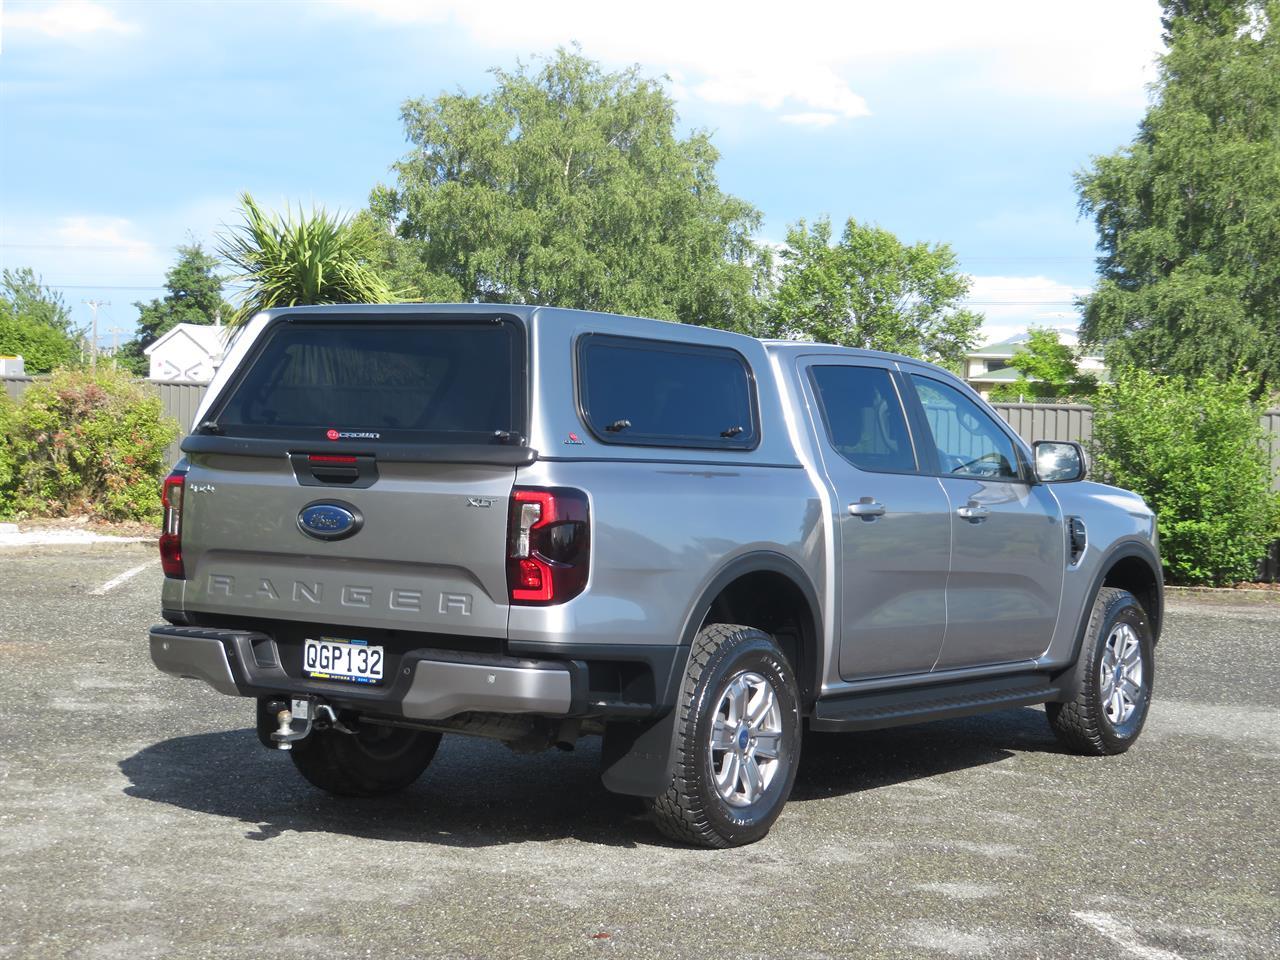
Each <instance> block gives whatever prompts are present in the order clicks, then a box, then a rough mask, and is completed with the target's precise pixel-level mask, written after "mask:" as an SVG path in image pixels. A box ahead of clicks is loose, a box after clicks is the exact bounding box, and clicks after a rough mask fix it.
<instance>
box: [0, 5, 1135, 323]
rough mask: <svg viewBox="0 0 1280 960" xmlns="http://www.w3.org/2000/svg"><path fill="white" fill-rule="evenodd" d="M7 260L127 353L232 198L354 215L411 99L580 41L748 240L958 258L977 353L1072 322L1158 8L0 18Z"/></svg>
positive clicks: (59, 11) (152, 11) (68, 9)
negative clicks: (861, 243) (1108, 174)
mask: <svg viewBox="0 0 1280 960" xmlns="http://www.w3.org/2000/svg"><path fill="white" fill-rule="evenodd" d="M0 4H2V5H0V265H2V266H4V267H9V268H16V267H24V266H29V267H32V268H34V269H35V270H36V271H37V273H39V274H40V275H41V277H42V278H43V280H44V282H45V283H46V284H47V285H49V286H50V287H52V288H54V289H57V290H59V291H61V292H62V294H63V296H64V298H65V299H66V301H67V303H68V305H69V306H71V307H72V312H73V317H74V319H75V321H76V322H77V323H78V324H80V325H82V326H85V327H87V326H88V325H89V321H90V308H89V307H88V306H87V305H86V304H85V303H84V302H83V301H86V300H98V301H109V305H106V306H102V307H101V308H100V311H99V339H100V341H101V342H102V343H104V344H107V345H109V344H110V343H111V340H112V336H113V333H112V331H113V330H114V331H117V332H116V333H115V334H114V335H116V336H119V337H121V338H125V337H128V336H129V335H130V334H131V333H132V331H133V329H134V325H135V323H136V320H137V315H138V311H137V309H136V307H135V306H134V305H133V304H134V302H135V301H139V300H150V299H151V298H153V297H157V296H162V295H163V293H164V290H163V285H164V275H165V271H166V270H167V269H168V267H169V266H171V265H172V263H173V261H174V258H175V248H176V247H177V246H178V245H179V244H182V243H185V242H189V241H190V240H192V239H194V240H198V241H200V242H202V243H203V244H204V245H205V246H206V248H212V246H213V245H214V242H215V238H216V236H217V234H218V233H219V232H220V231H223V230H225V229H226V224H228V223H234V222H235V219H236V203H237V197H238V196H239V194H240V193H241V192H242V191H246V190H247V191H249V192H251V193H253V195H254V196H255V197H256V198H257V199H258V200H259V201H260V202H262V203H264V204H266V205H268V206H273V207H276V208H280V207H282V206H284V205H288V204H292V205H295V206H296V205H298V204H302V205H304V206H310V205H313V204H315V205H321V206H324V207H325V208H327V209H329V210H340V211H354V210H358V209H360V208H362V207H363V206H365V204H366V203H367V201H368V196H369V191H370V189H371V188H373V187H374V186H375V185H376V184H378V183H380V182H381V183H390V182H392V176H391V173H390V170H389V168H390V166H391V164H392V163H393V162H395V161H396V160H397V159H399V158H400V157H401V156H402V155H403V154H404V153H406V152H407V150H408V145H407V143H406V141H405V139H404V133H403V128H402V126H401V122H400V118H399V111H400V105H401V103H402V102H403V101H404V100H406V99H408V98H410V97H434V96H436V95H438V94H439V93H441V92H445V91H449V92H454V91H458V90H461V91H465V92H466V93H471V94H474V93H480V92H483V91H485V90H487V89H490V88H491V87H492V84H493V78H492V76H491V75H490V73H489V72H488V71H489V70H490V69H491V68H493V67H502V68H508V69H509V68H511V67H513V66H514V65H515V63H516V61H517V59H520V60H524V61H528V60H530V59H531V58H533V57H536V56H539V55H545V54H547V53H549V52H551V51H554V50H555V48H556V47H557V46H566V45H569V44H571V43H578V44H580V45H581V50H582V52H583V53H584V54H585V55H586V56H588V57H591V58H593V59H596V60H599V61H601V62H602V63H603V64H605V65H606V66H607V67H609V68H621V67H626V66H630V65H632V64H639V66H640V68H641V70H642V71H643V72H644V73H646V74H647V75H650V76H655V77H660V76H665V77H666V78H668V79H667V80H666V83H667V84H668V89H669V90H670V92H671V95H672V96H673V97H674V98H675V100H676V103H677V108H678V110H679V115H680V125H681V128H682V132H687V131H688V130H692V129H705V130H708V131H710V132H711V135H712V141H713V143H714V144H715V145H716V147H717V148H718V149H719V150H720V153H721V160H720V164H719V166H718V168H717V170H718V175H719V178H720V183H721V186H722V187H723V188H724V189H725V190H727V191H729V192H730V193H733V194H735V195H737V196H739V197H742V198H744V199H746V200H748V201H750V202H751V203H753V204H754V205H755V206H756V207H758V208H759V209H760V210H761V211H762V213H763V215H764V222H763V226H762V228H761V232H760V236H759V239H760V240H762V241H766V242H770V243H778V242H781V241H782V240H783V239H784V238H785V236H786V231H787V227H788V225H790V224H792V223H794V222H795V221H797V220H799V219H801V218H804V219H807V220H810V221H812V220H813V219H815V218H816V217H819V216H823V215H826V216H830V217H831V218H832V220H833V221H834V222H835V223H836V224H837V225H842V224H843V223H844V221H845V220H846V219H848V218H850V217H854V218H856V219H858V220H859V221H863V222H872V223H876V224H879V225H880V226H882V227H884V228H886V229H889V230H892V231H893V232H894V233H896V234H897V235H898V236H899V237H901V238H902V239H903V240H905V241H909V242H917V241H928V242H930V243H936V242H946V243H948V244H950V245H951V246H952V248H953V249H954V250H955V251H956V253H957V255H958V256H959V259H960V263H961V266H962V268H963V269H964V271H965V272H966V273H969V274H970V275H972V277H973V284H972V288H971V291H970V298H969V304H968V305H969V306H971V307H972V308H973V309H975V310H978V311H980V312H982V313H983V314H984V315H985V316H986V323H985V328H984V339H987V340H996V339H1001V338H1003V337H1004V336H1007V335H1009V334H1011V333H1015V332H1018V331H1021V330H1024V329H1026V327H1027V326H1029V325H1048V326H1058V327H1073V326H1075V324H1076V323H1077V320H1078V317H1077V314H1076V311H1075V309H1074V307H1073V306H1072V301H1073V299H1074V298H1075V297H1076V296H1077V295H1079V294H1081V293H1083V292H1085V291H1087V290H1088V289H1089V288H1090V286H1091V285H1092V284H1093V282H1094V269H1095V267H1094V257H1095V255H1096V253H1095V233H1094V229H1093V226H1092V224H1091V223H1090V222H1089V221H1088V220H1084V219H1081V218H1080V216H1079V213H1078V209H1077V198H1076V194H1075V189H1074V181H1073V174H1074V173H1075V172H1076V171H1078V170H1080V169H1082V168H1084V167H1085V166H1087V164H1088V163H1089V160H1090V157H1092V156H1095V155H1098V154H1104V153H1110V152H1112V151H1114V150H1115V149H1117V148H1118V147H1120V146H1121V145H1123V144H1125V143H1127V142H1128V141H1130V140H1131V139H1132V137H1133V135H1134V133H1135V131H1136V125H1137V123H1138V121H1139V120H1140V118H1141V117H1142V114H1143V112H1144V110H1145V108H1146V105H1147V102H1148V96H1149V92H1148V85H1149V84H1150V83H1151V81H1152V80H1154V78H1155V58H1156V57H1157V56H1158V54H1159V52H1160V50H1161V41H1160V23H1159V15H1160V8H1159V5H1158V4H1157V3H1156V2H1154V0H1101V2H1100V0H1075V2H1073V3H1071V4H1060V3H1050V2H1048V0H1012V2H1006V0H980V2H973V3H956V2H955V0H899V2H897V3H886V2H884V0H873V2H866V0H845V2H828V3H818V2H808V0H791V2H789V3H785V4H779V3H777V2H776V0H773V2H769V3H757V2H754V0H738V2H733V3H721V2H699V0H683V2H669V0H646V2H644V3H634V2H615V3H607V2H601V0H584V2H579V0H540V2H529V0H524V2H515V0H489V2H484V0H471V2H466V0H274V2H259V0H216V2H202V0H45V2H24V0H0Z"/></svg>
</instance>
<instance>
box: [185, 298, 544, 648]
mask: <svg viewBox="0 0 1280 960" xmlns="http://www.w3.org/2000/svg"><path fill="white" fill-rule="evenodd" d="M525 382H526V354H525V336H524V330H523V327H522V326H521V325H520V324H519V323H518V322H516V321H515V320H514V319H513V318H511V317H506V316H499V315H490V316H480V315H468V316H463V317H459V316H455V315H437V314H432V313H426V314H424V313H420V312H417V311H409V312H406V311H404V310H401V311H398V312H397V311H391V312H389V313H388V314H387V315H386V316H381V315H378V316H373V315H368V314H366V315H360V316H355V315H352V314H349V313H343V312H342V311H334V312H321V313H319V314H316V313H306V312H302V313H286V314H285V315H282V316H280V317H278V318H276V319H274V320H273V321H272V323H271V325H269V326H268V327H266V328H265V329H264V330H263V332H262V335H261V337H260V340H259V342H258V343H257V344H256V346H255V347H254V348H253V351H252V352H251V353H250V354H249V355H247V356H246V357H245V360H244V362H243V363H242V364H241V365H240V366H239V368H238V369H237V370H236V371H235V373H234V375H233V377H232V378H231V380H229V382H228V385H227V387H226V388H225V389H224V390H223V391H222V392H221V393H220V394H219V396H218V398H217V400H216V401H215V402H214V404H213V405H212V406H211V408H210V413H209V415H208V419H206V420H204V421H203V422H201V423H200V424H199V425H197V428H196V430H195V431H194V432H193V434H192V435H191V436H189V437H188V438H187V439H186V440H184V441H183V450H184V451H185V452H186V453H187V455H188V458H189V469H188V472H187V475H186V485H185V492H184V497H183V499H184V505H183V508H182V521H181V525H182V537H181V548H182V555H183V560H184V563H185V573H186V578H187V583H186V584H185V587H184V591H183V605H184V606H185V608H186V609H187V610H189V611H193V612H207V613H214V614H224V615H233V616H251V617H271V618H277V619H286V620H295V621H302V622H312V623H329V624H333V625H335V626H343V625H350V626H353V627H379V628H385V629H405V630H414V631H429V632H440V633H452V634H465V635H479V636H491V637H503V636H505V635H506V629H507V583H506V566H505V564H506V559H505V554H506V540H507V505H508V504H507V502H508V499H509V498H510V496H511V488H512V486H513V484H514V481H515V474H516V469H517V467H518V465H519V464H521V463H527V462H531V461H532V459H533V458H534V457H535V456H536V454H534V453H533V452H532V451H530V450H528V449H527V448H525V447H524V446H523V442H524V436H525V434H526V431H527V424H526V414H525Z"/></svg>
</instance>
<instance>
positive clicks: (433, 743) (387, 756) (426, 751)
mask: <svg viewBox="0 0 1280 960" xmlns="http://www.w3.org/2000/svg"><path fill="white" fill-rule="evenodd" d="M439 746H440V734H438V733H429V732H427V731H419V730H406V729H404V728H402V727H383V726H377V725H375V724H364V725H362V726H361V727H360V730H359V732H358V733H355V734H351V733H340V732H339V731H337V730H313V731H312V732H311V735H310V736H308V737H305V738H304V739H302V740H298V741H296V742H295V743H294V745H293V749H292V750H290V751H289V756H291V757H292V758H293V765H294V766H295V767H297V768H298V772H299V773H301V774H302V775H303V776H304V777H306V778H307V780H309V781H310V782H311V783H312V784H314V785H315V786H317V787H319V788H320V789H321V790H327V791H328V792H329V793H335V794H337V795H339V796H342V797H379V796H383V795H385V794H388V793H395V792H396V791H397V790H403V789H404V788H405V787H407V786H409V785H410V784H411V783H413V782H414V781H415V780H417V779H418V777H420V776H422V771H423V770H425V769H427V764H429V763H430V762H431V758H432V757H434V756H435V754H436V748H437V747H439Z"/></svg>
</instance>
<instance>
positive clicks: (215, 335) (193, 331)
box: [142, 323, 229, 357]
mask: <svg viewBox="0 0 1280 960" xmlns="http://www.w3.org/2000/svg"><path fill="white" fill-rule="evenodd" d="M228 332H229V331H228V328H227V327H214V326H210V325H208V324H204V323H179V324H175V325H174V326H173V327H172V328H171V329H170V330H168V331H167V332H166V333H165V334H164V335H163V336H161V337H159V338H158V339H157V340H156V342H155V343H153V344H151V346H149V347H147V348H146V349H145V350H143V351H142V352H143V353H144V354H146V355H147V356H148V357H149V356H151V354H152V353H154V352H155V351H156V350H159V349H160V348H161V347H162V346H164V345H165V344H166V343H169V342H170V341H172V340H174V339H175V338H177V337H186V338H187V339H189V340H191V341H192V342H194V343H195V345H196V346H198V347H199V348H200V349H201V350H203V351H204V352H205V353H206V354H208V355H209V356H211V357H217V356H221V355H222V351H223V350H224V349H226V345H227V335H228Z"/></svg>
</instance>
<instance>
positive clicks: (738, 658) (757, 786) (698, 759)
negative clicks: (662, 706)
mask: <svg viewBox="0 0 1280 960" xmlns="http://www.w3.org/2000/svg"><path fill="white" fill-rule="evenodd" d="M799 700H800V698H799V694H798V691H797V689H796V680H795V675H794V673H793V672H792V669H791V665H790V664H789V663H788V662H787V659H786V657H784V656H783V655H782V652H781V651H780V650H779V649H778V646H777V644H776V643H774V641H773V638H772V637H770V636H769V635H768V634H766V633H763V632H761V631H760V630H756V629H754V628H752V627H742V626H736V625H732V624H713V625H712V626H709V627H705V628H704V629H703V630H702V631H700V632H699V634H698V636H697V638H696V639H695V640H694V643H693V649H692V650H691V651H690V655H689V667H688V669H687V671H686V673H685V680H684V685H683V687H682V688H681V701H680V703H679V704H677V707H676V709H677V710H679V711H680V715H679V717H678V720H677V730H676V750H675V756H674V757H673V771H672V777H671V786H670V787H669V788H668V790H667V792H666V793H664V794H663V795H662V796H660V797H656V798H654V799H653V800H651V801H650V809H651V812H652V814H653V819H654V822H655V823H656V824H657V826H658V829H659V830H661V831H662V832H663V833H664V834H665V835H666V836H668V837H670V838H671V839H673V840H678V841H681V842H683V843H691V844H696V845H698V846H705V847H736V846H742V845H744V844H748V843H754V842H755V841H756V840H759V839H760V838H762V837H763V836H764V835H765V834H767V833H768V832H769V828H770V827H771V826H773V822H774V821H775V820H777V819H778V815H779V814H780V813H782V808H783V806H784V805H785V804H786V802H787V797H789V796H790V795H791V787H792V784H793V783H794V782H795V776H796V766H797V764H798V763H799V760H800V732H801V729H800V706H799Z"/></svg>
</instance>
